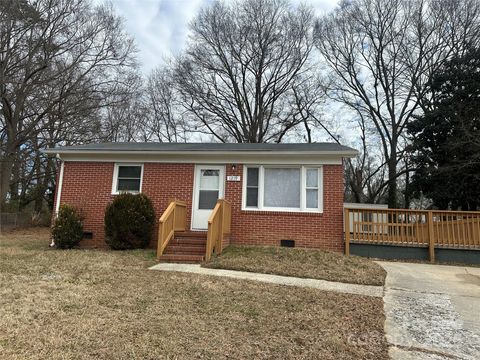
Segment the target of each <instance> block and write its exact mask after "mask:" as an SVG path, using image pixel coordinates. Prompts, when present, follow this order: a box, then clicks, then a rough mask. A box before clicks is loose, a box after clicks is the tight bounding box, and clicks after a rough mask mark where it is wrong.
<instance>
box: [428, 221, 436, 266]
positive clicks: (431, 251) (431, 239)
mask: <svg viewBox="0 0 480 360" xmlns="http://www.w3.org/2000/svg"><path fill="white" fill-rule="evenodd" d="M428 258H429V259H430V262H432V263H433V262H435V236H434V234H433V212H431V211H429V212H428Z"/></svg>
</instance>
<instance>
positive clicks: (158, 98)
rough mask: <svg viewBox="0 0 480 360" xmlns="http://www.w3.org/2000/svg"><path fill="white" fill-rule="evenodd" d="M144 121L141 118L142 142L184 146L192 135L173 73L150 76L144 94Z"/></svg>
mask: <svg viewBox="0 0 480 360" xmlns="http://www.w3.org/2000/svg"><path fill="white" fill-rule="evenodd" d="M143 108H144V110H145V111H144V115H145V116H144V117H142V118H141V123H142V132H141V134H140V138H141V139H142V140H143V141H159V142H181V141H186V139H187V133H188V132H189V129H188V124H187V122H186V115H185V109H184V107H183V106H182V104H181V101H180V94H179V93H178V91H177V90H176V89H175V84H174V81H173V78H172V73H171V70H170V69H168V68H163V69H161V68H158V69H155V70H153V71H152V72H151V74H150V76H149V77H148V81H147V85H146V89H145V91H144V100H143Z"/></svg>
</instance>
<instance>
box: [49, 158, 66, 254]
mask: <svg viewBox="0 0 480 360" xmlns="http://www.w3.org/2000/svg"><path fill="white" fill-rule="evenodd" d="M57 158H58V159H60V176H59V177H58V184H57V196H56V198H55V218H57V216H58V212H59V211H60V200H61V197H62V186H63V171H64V167H65V166H64V165H65V162H64V161H63V160H62V159H61V158H60V156H59V155H58V154H57ZM54 246H55V242H54V241H53V237H52V242H51V243H50V247H54Z"/></svg>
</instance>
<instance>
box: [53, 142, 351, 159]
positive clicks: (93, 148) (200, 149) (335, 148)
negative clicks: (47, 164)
mask: <svg viewBox="0 0 480 360" xmlns="http://www.w3.org/2000/svg"><path fill="white" fill-rule="evenodd" d="M44 152H45V153H47V154H58V155H63V154H84V155H87V154H168V153H172V154H192V153H195V154H200V153H201V154H208V153H222V154H225V153H236V154H269V153H270V154H272V153H278V154H299V155H300V154H305V155H307V154H312V155H336V156H341V157H353V156H356V155H357V151H356V150H355V149H352V148H350V147H348V146H344V145H340V144H337V143H326V142H325V143H309V144H306V143H301V144H298V143H282V144H271V143H268V144H265V143H261V144H252V143H240V144H239V143H231V144H226V143H153V142H149V143H134V142H128V143H127V142H116V143H98V144H87V145H76V146H62V147H58V148H52V149H47V150H45V151H44Z"/></svg>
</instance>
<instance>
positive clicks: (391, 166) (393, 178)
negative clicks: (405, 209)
mask: <svg viewBox="0 0 480 360" xmlns="http://www.w3.org/2000/svg"><path fill="white" fill-rule="evenodd" d="M396 159H397V154H396V153H391V154H390V158H389V159H388V183H389V184H388V207H389V208H391V209H396V208H397V205H398V204H397V160H396Z"/></svg>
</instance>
